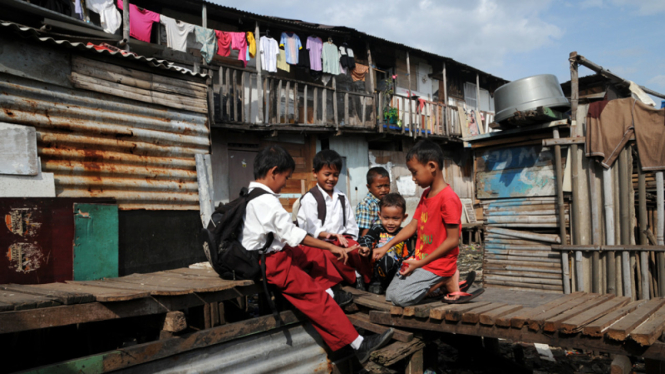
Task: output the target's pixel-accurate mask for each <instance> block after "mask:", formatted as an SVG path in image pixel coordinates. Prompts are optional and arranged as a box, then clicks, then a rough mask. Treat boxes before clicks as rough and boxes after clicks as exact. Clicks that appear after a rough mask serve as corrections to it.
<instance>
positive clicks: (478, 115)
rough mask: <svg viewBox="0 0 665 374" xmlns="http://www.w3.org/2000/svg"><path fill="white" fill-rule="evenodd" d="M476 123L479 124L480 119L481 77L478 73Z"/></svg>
mask: <svg viewBox="0 0 665 374" xmlns="http://www.w3.org/2000/svg"><path fill="white" fill-rule="evenodd" d="M476 117H477V118H476V122H478V119H479V118H480V75H479V74H478V73H476ZM476 125H478V127H480V126H482V124H478V123H476Z"/></svg>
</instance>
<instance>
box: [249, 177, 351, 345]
mask: <svg viewBox="0 0 665 374" xmlns="http://www.w3.org/2000/svg"><path fill="white" fill-rule="evenodd" d="M254 188H261V189H263V190H265V191H267V192H269V193H267V194H264V195H261V196H259V197H257V198H255V199H253V200H251V201H250V202H249V203H248V204H247V208H246V210H245V217H244V220H243V228H242V231H241V233H240V236H239V240H240V242H241V243H242V245H243V246H244V247H245V248H246V249H247V250H257V249H259V248H261V247H263V245H265V242H266V239H267V238H266V237H267V235H268V233H270V232H272V233H273V234H274V240H273V242H272V244H271V246H270V247H269V248H268V250H267V255H266V279H267V281H268V283H270V284H273V285H275V287H277V289H278V290H279V291H280V292H281V293H282V294H283V295H284V297H285V298H286V299H287V300H288V301H289V302H290V303H291V304H293V306H294V307H296V308H297V309H298V310H300V311H301V312H302V313H303V314H305V315H306V316H307V318H309V320H310V321H311V322H312V325H313V326H314V328H316V330H317V331H318V332H319V334H320V335H321V337H322V338H323V340H324V341H325V342H326V344H327V345H328V346H329V347H330V349H332V350H333V351H335V350H338V349H340V348H343V347H344V346H346V345H348V344H351V343H352V342H353V341H354V340H355V339H357V338H358V336H359V335H358V332H357V331H356V330H355V328H354V327H353V325H352V324H351V322H350V321H349V319H348V318H347V317H346V315H345V314H344V312H343V311H342V309H341V308H340V307H339V305H337V303H336V302H335V300H333V298H332V297H331V296H330V295H329V294H328V293H327V292H326V290H327V289H329V288H330V287H332V286H334V285H336V284H338V283H340V282H341V281H342V278H341V277H340V275H339V273H338V272H337V270H336V269H335V267H334V266H332V264H331V262H330V260H329V258H328V257H327V256H325V255H324V253H329V251H324V250H321V249H317V248H311V247H308V246H305V245H301V244H300V243H301V242H302V241H303V240H304V238H305V236H306V235H307V232H306V231H305V230H303V229H301V228H298V227H297V226H296V225H294V224H293V221H292V220H291V215H290V214H289V213H288V212H287V211H286V210H284V208H283V207H282V204H281V203H280V202H279V198H278V195H277V194H275V193H274V192H273V191H272V190H271V189H270V188H269V187H267V186H265V185H263V184H261V183H257V182H251V183H250V184H249V191H250V192H251V191H252V190H253V189H254ZM305 269H306V270H307V271H308V272H309V274H308V273H307V272H305Z"/></svg>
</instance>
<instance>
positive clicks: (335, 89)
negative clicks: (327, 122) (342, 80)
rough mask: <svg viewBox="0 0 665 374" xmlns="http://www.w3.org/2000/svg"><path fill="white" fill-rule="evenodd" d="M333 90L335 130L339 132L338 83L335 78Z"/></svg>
mask: <svg viewBox="0 0 665 374" xmlns="http://www.w3.org/2000/svg"><path fill="white" fill-rule="evenodd" d="M332 88H333V118H334V120H335V130H337V131H339V118H338V117H339V113H337V81H336V80H335V77H333V78H332Z"/></svg>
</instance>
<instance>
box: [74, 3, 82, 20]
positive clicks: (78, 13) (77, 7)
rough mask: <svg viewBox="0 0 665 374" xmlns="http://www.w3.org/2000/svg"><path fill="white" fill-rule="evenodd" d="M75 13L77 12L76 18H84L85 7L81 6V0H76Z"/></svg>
mask: <svg viewBox="0 0 665 374" xmlns="http://www.w3.org/2000/svg"><path fill="white" fill-rule="evenodd" d="M74 14H76V18H78V19H83V7H81V0H74Z"/></svg>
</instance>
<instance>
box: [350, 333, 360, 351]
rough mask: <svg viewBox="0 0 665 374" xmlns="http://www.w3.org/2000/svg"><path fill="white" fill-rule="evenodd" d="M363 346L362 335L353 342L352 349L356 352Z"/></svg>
mask: <svg viewBox="0 0 665 374" xmlns="http://www.w3.org/2000/svg"><path fill="white" fill-rule="evenodd" d="M361 344H363V337H362V335H358V337H357V338H356V339H355V340H354V341H352V342H351V348H353V349H355V350H356V351H357V350H359V349H360V345H361Z"/></svg>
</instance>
